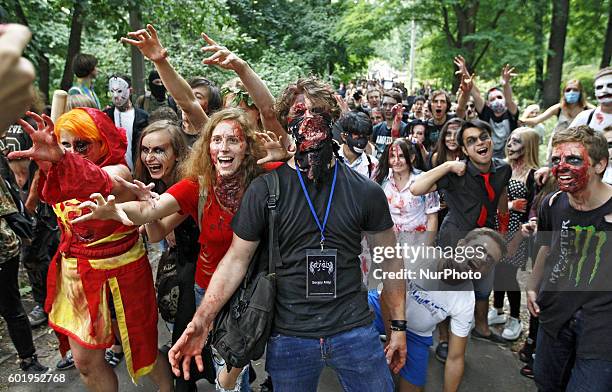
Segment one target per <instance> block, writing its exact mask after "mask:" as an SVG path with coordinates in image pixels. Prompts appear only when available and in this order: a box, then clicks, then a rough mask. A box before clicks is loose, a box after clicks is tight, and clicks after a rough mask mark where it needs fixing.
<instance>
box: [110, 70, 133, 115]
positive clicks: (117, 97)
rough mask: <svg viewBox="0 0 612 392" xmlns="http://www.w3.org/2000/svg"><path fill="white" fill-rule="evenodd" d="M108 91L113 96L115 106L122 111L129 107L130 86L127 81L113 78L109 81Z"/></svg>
mask: <svg viewBox="0 0 612 392" xmlns="http://www.w3.org/2000/svg"><path fill="white" fill-rule="evenodd" d="M108 91H109V92H110V94H111V98H112V101H113V105H115V107H116V108H117V109H119V110H120V111H122V112H123V111H125V110H127V109H128V107H129V101H130V85H129V84H128V82H127V81H125V79H122V78H119V77H115V76H114V77H112V78H110V79H109V80H108Z"/></svg>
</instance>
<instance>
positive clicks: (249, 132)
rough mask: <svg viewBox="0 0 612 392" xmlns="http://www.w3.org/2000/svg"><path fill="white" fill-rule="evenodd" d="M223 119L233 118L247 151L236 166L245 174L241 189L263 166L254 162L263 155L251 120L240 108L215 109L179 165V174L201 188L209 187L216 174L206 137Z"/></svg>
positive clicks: (208, 137) (261, 170)
mask: <svg viewBox="0 0 612 392" xmlns="http://www.w3.org/2000/svg"><path fill="white" fill-rule="evenodd" d="M223 121H232V122H235V123H236V125H237V126H238V127H239V128H240V129H241V130H242V131H243V133H244V138H245V140H246V144H247V151H246V155H245V157H244V160H243V161H242V163H241V165H240V169H239V170H241V171H243V172H244V174H245V175H244V176H243V186H244V189H246V187H247V186H248V184H249V183H250V182H251V181H252V180H253V179H254V178H255V177H257V176H258V175H259V174H261V173H262V172H263V169H261V168H260V167H259V166H258V165H257V161H258V160H259V159H260V158H262V157H263V156H264V152H263V148H262V147H261V145H260V144H259V143H258V141H257V138H256V135H255V131H256V129H255V128H254V125H255V124H251V122H250V121H249V119H248V117H247V115H246V113H245V111H244V110H242V109H238V108H227V109H223V110H219V111H218V112H215V113H214V114H213V115H212V116H210V118H209V119H208V121H207V122H206V125H205V126H204V129H203V130H202V133H201V134H200V137H199V138H198V140H196V142H195V143H194V144H193V147H192V149H191V152H190V153H189V155H188V156H187V159H185V160H184V161H183V162H182V163H181V165H180V168H179V172H180V173H181V178H188V179H190V180H192V181H198V182H199V183H200V188H201V190H206V189H209V188H210V186H211V185H212V184H213V183H214V181H215V179H216V178H217V173H216V169H215V165H214V163H213V162H212V160H211V158H210V140H211V138H212V133H213V131H214V129H215V128H216V127H217V125H219V124H220V123H221V122H223Z"/></svg>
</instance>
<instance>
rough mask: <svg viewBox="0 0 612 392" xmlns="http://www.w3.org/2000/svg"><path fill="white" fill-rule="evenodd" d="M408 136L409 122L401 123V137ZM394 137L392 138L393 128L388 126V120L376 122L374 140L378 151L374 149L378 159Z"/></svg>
mask: <svg viewBox="0 0 612 392" xmlns="http://www.w3.org/2000/svg"><path fill="white" fill-rule="evenodd" d="M407 136H408V124H406V123H405V122H403V121H402V122H401V123H400V137H407ZM392 141H393V139H392V138H391V128H387V122H386V121H383V122H381V123H379V124H376V125H375V126H374V128H372V142H374V145H375V147H376V151H374V153H375V155H376V159H378V158H380V156H381V155H382V153H383V150H384V149H385V147H386V146H387V145H388V144H391V142H392Z"/></svg>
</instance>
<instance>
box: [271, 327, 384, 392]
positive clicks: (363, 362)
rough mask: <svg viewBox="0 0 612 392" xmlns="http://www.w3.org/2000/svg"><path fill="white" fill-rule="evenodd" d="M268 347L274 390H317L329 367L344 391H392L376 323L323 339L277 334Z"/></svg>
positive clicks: (299, 391)
mask: <svg viewBox="0 0 612 392" xmlns="http://www.w3.org/2000/svg"><path fill="white" fill-rule="evenodd" d="M266 350H267V352H266V371H267V372H268V373H269V374H270V376H271V377H272V384H273V385H274V392H314V391H316V390H317V385H318V384H319V377H320V375H321V371H322V370H323V368H324V367H326V366H329V367H331V368H332V369H334V370H335V371H336V373H337V374H338V379H339V380H340V384H342V387H343V389H344V390H345V391H355V392H370V391H371V392H392V391H393V379H392V378H391V371H390V370H389V367H388V366H387V361H386V359H385V355H384V352H383V348H382V346H381V344H380V340H379V336H378V331H376V328H375V327H374V324H369V325H367V326H364V327H357V328H353V329H351V330H350V331H347V332H342V333H339V334H337V335H333V336H330V337H326V338H320V339H312V338H299V337H294V336H287V335H281V334H275V335H272V336H271V337H270V339H268V347H267V349H266Z"/></svg>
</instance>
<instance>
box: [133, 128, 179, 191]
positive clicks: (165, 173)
mask: <svg viewBox="0 0 612 392" xmlns="http://www.w3.org/2000/svg"><path fill="white" fill-rule="evenodd" d="M140 160H141V161H142V163H143V164H144V165H145V166H146V168H147V170H148V171H149V175H150V176H151V178H153V179H155V180H159V179H162V180H163V181H164V182H165V183H167V181H166V180H167V179H170V178H171V175H172V172H173V170H174V167H175V166H176V155H175V153H174V149H173V148H172V141H171V139H170V135H169V134H168V132H165V131H160V132H152V133H149V134H147V135H145V137H143V138H142V143H141V146H140Z"/></svg>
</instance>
